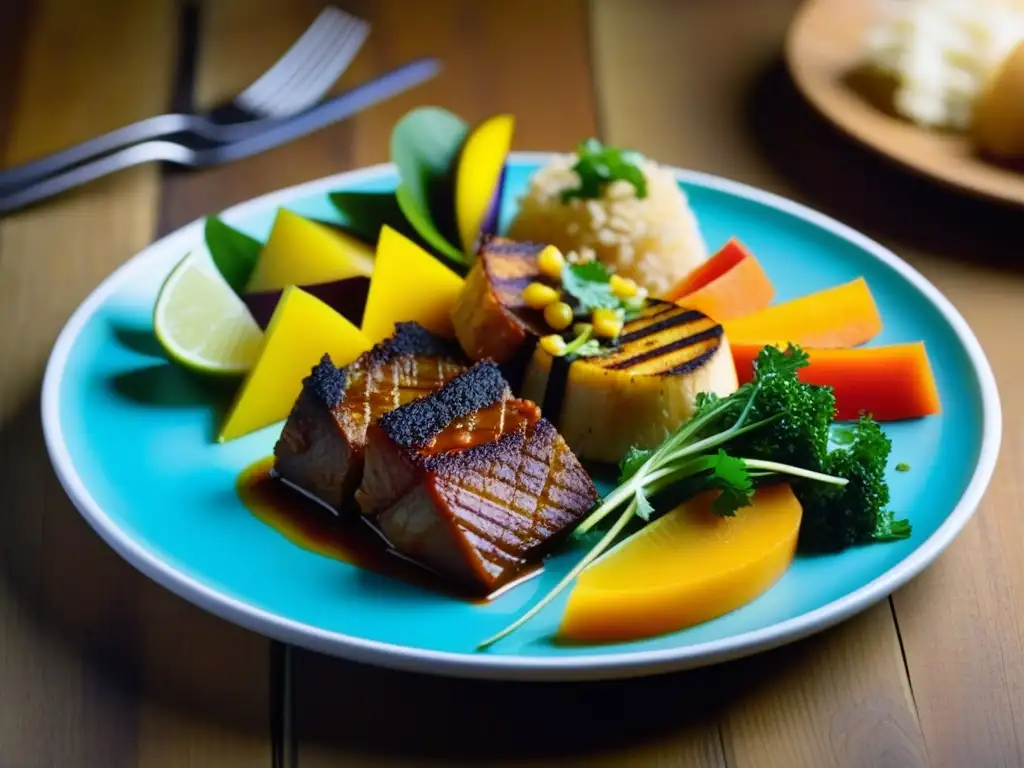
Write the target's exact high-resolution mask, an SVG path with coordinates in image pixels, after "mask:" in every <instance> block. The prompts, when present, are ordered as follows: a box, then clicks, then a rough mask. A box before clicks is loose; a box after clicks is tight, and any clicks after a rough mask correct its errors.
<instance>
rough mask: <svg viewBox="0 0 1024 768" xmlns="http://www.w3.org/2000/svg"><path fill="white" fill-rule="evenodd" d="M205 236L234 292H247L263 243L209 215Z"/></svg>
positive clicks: (211, 253)
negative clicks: (246, 288) (246, 287)
mask: <svg viewBox="0 0 1024 768" xmlns="http://www.w3.org/2000/svg"><path fill="white" fill-rule="evenodd" d="M203 236H204V237H205V239H206V247H207V249H209V251H210V256H211V257H212V258H213V263H214V265H216V267H217V270H218V271H219V272H220V274H221V276H222V277H223V278H224V280H225V281H226V282H227V284H228V285H230V286H231V288H232V290H234V292H235V293H238V294H241V293H242V291H244V290H245V286H246V284H247V283H248V282H249V277H250V275H252V271H253V269H255V268H256V261H257V259H259V257H260V251H262V250H263V243H261V242H260V241H259V240H256V239H255V238H253V237H250V236H249V235H247V234H245V233H244V232H240V231H238V230H237V229H235V228H234V227H230V226H228V225H227V224H225V223H224V222H223V221H221V220H220V219H219V218H217V217H216V216H207V217H206V224H205V227H204V232H203Z"/></svg>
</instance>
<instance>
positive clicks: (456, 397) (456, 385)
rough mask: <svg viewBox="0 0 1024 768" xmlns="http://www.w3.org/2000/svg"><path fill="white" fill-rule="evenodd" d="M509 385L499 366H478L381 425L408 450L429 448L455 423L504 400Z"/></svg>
mask: <svg viewBox="0 0 1024 768" xmlns="http://www.w3.org/2000/svg"><path fill="white" fill-rule="evenodd" d="M508 393H509V385H508V382H507V381H506V380H505V377H504V376H502V375H501V371H500V370H499V368H498V366H497V365H496V364H495V363H494V362H492V361H490V360H487V361H484V362H480V363H477V364H476V365H474V366H473V367H472V368H470V369H469V370H468V371H466V372H465V373H462V374H459V375H458V376H456V377H454V378H453V379H452V380H451V381H449V382H448V384H446V385H445V386H444V387H442V388H441V389H440V390H438V391H436V392H433V393H431V394H429V395H427V396H425V397H422V398H420V399H419V400H414V401H413V402H411V403H407V404H405V405H403V406H401V407H399V408H396V409H395V410H393V411H389V412H388V413H386V414H384V415H383V416H382V417H381V418H380V420H379V422H378V424H379V425H380V427H381V429H383V430H384V433H385V434H386V435H387V437H388V438H389V439H390V440H391V441H392V442H393V443H395V444H396V445H399V446H402V447H404V448H419V447H421V446H423V445H426V444H427V443H428V442H429V441H430V439H431V438H433V437H435V436H436V435H437V434H438V433H439V432H441V431H442V430H443V429H444V428H445V427H446V426H448V424H450V423H451V422H452V421H454V420H455V419H460V418H463V417H465V416H468V415H469V414H470V413H472V412H473V411H476V410H479V409H480V408H484V407H486V406H488V405H491V404H492V403H494V402H495V401H497V400H500V399H503V398H504V397H506V396H507V395H508Z"/></svg>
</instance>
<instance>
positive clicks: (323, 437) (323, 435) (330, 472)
mask: <svg viewBox="0 0 1024 768" xmlns="http://www.w3.org/2000/svg"><path fill="white" fill-rule="evenodd" d="M466 362H467V361H466V359H465V356H464V355H463V354H462V352H461V350H459V349H458V347H457V346H456V345H455V343H454V342H451V341H449V340H447V339H443V338H441V337H439V336H435V335H434V334H432V333H430V332H429V331H427V330H426V329H424V328H423V327H422V326H420V325H418V324H416V323H399V324H397V325H396V327H395V333H394V335H393V336H392V337H391V338H390V339H387V340H386V341H383V342H381V343H380V344H377V345H376V346H375V347H374V348H373V349H371V350H369V351H368V352H366V353H364V354H363V355H361V356H360V357H359V358H358V359H357V360H355V361H354V362H352V363H351V364H350V365H348V366H345V367H344V368H338V367H336V366H335V365H334V363H333V362H332V361H331V359H330V357H329V356H327V355H325V356H324V357H323V359H321V361H320V362H319V364H317V366H316V367H315V368H313V370H312V373H311V374H310V375H309V376H308V377H307V378H306V379H305V380H304V381H303V384H302V391H301V392H300V393H299V397H298V399H297V400H296V402H295V405H294V406H293V407H292V410H291V413H290V414H289V416H288V420H287V422H285V426H284V429H283V430H282V432H281V437H280V438H279V439H278V441H277V444H276V445H275V446H274V469H275V470H276V471H277V473H278V474H279V475H280V476H281V477H282V478H284V479H285V480H287V481H289V482H291V483H293V484H294V485H297V486H298V487H300V488H302V489H303V490H305V491H306V492H308V493H310V494H312V495H313V496H315V497H316V498H318V499H320V500H321V501H323V502H324V503H325V504H327V505H328V506H330V507H332V508H333V509H336V510H339V511H340V509H341V507H342V505H343V504H344V503H345V502H346V501H347V500H348V499H350V498H351V496H352V494H353V493H354V492H355V490H356V488H358V486H359V482H360V480H361V478H362V469H363V449H364V446H365V442H366V429H367V427H368V426H369V425H370V424H372V423H373V422H375V421H376V420H377V419H378V418H380V416H381V415H382V414H384V413H386V412H388V411H390V410H392V409H393V408H397V407H398V406H400V405H403V404H405V403H409V402H411V401H413V400H415V399H417V398H420V397H423V396H424V395H426V394H428V393H430V392H433V391H434V390H436V389H438V388H439V387H441V386H442V385H443V384H444V383H445V382H447V381H449V380H450V379H452V378H453V377H454V376H456V375H457V374H459V373H461V372H462V371H464V370H465V369H466Z"/></svg>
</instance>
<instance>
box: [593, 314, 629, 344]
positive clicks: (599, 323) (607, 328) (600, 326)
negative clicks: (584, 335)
mask: <svg viewBox="0 0 1024 768" xmlns="http://www.w3.org/2000/svg"><path fill="white" fill-rule="evenodd" d="M592 319H593V321H594V334H595V335H597V336H603V337H604V338H606V339H614V338H615V337H616V336H618V335H619V334H620V333H622V318H621V317H620V316H619V314H618V313H617V312H616V311H615V310H614V309H604V308H603V307H602V308H598V309H595V310H594V315H593V318H592Z"/></svg>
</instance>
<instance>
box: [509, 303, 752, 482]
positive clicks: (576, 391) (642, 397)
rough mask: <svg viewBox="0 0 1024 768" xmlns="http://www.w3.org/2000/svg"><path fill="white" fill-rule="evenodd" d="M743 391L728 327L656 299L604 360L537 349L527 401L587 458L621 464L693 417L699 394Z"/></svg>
mask: <svg viewBox="0 0 1024 768" xmlns="http://www.w3.org/2000/svg"><path fill="white" fill-rule="evenodd" d="M552 371H553V373H552ZM737 386H738V381H737V377H736V367H735V365H734V363H733V360H732V353H731V352H730V351H729V342H728V340H727V339H726V337H725V333H724V332H723V330H722V326H721V325H719V324H718V323H716V322H715V321H713V320H711V319H710V318H709V317H707V316H706V315H704V314H703V313H701V312H698V311H696V310H692V309H686V308H684V307H679V306H677V305H675V304H672V303H669V302H664V301H656V300H652V301H650V302H649V305H648V306H647V308H646V309H644V311H643V312H642V314H641V315H640V316H639V317H638V318H636V319H634V320H632V321H630V322H628V323H626V325H625V327H624V328H623V331H622V334H621V335H620V336H619V338H618V340H617V343H616V345H615V346H614V347H613V348H612V349H611V350H610V351H609V352H608V353H607V354H605V355H601V356H597V357H586V358H579V359H575V360H570V359H567V358H553V357H552V356H551V355H549V354H548V353H547V352H545V351H544V350H543V349H542V348H541V347H537V349H535V350H534V353H533V357H532V358H531V360H530V363H529V364H528V366H527V370H526V374H525V377H524V380H523V386H522V396H523V397H525V398H529V399H531V400H535V401H536V402H538V403H541V404H542V408H543V410H544V415H545V417H547V418H548V419H550V420H551V421H552V423H554V424H555V425H557V427H558V430H559V432H561V434H562V435H563V436H564V437H565V440H566V442H567V443H568V444H569V447H570V448H572V450H573V451H574V452H575V453H576V454H577V455H578V456H579V457H580V458H581V459H583V460H585V461H601V462H618V461H619V460H620V459H621V458H622V457H623V456H625V455H626V452H627V451H628V450H629V448H630V446H634V445H635V446H637V447H638V448H656V447H657V446H659V445H661V443H662V442H664V440H665V438H666V437H668V435H669V434H670V433H672V432H674V431H675V430H676V429H678V428H679V426H680V425H681V424H682V423H683V422H685V421H687V420H688V419H689V418H690V417H691V416H692V415H693V412H694V409H695V405H696V404H695V401H696V397H697V394H698V393H700V392H713V393H715V394H717V395H722V396H724V395H728V394H730V393H732V392H735V391H736V388H737Z"/></svg>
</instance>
